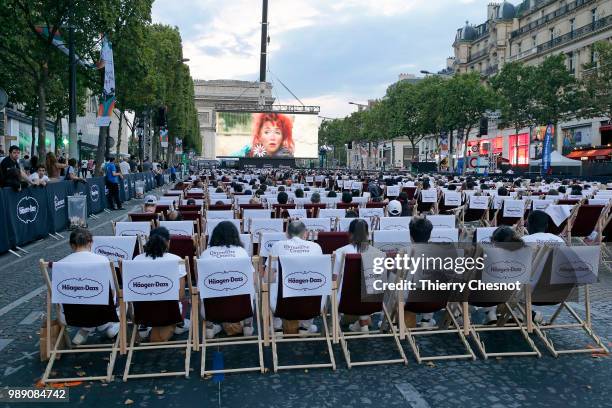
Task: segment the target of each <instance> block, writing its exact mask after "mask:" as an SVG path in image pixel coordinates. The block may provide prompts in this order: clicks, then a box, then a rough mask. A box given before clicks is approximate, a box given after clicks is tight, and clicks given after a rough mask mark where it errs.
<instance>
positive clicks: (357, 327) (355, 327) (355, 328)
mask: <svg viewBox="0 0 612 408" xmlns="http://www.w3.org/2000/svg"><path fill="white" fill-rule="evenodd" d="M349 330H350V331H352V332H356V333H369V332H370V328H369V327H368V325H367V324H366V325H365V326H362V325H361V322H360V321H359V320H355V321H354V322H353V323H352V324H349Z"/></svg>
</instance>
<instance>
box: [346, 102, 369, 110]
mask: <svg viewBox="0 0 612 408" xmlns="http://www.w3.org/2000/svg"><path fill="white" fill-rule="evenodd" d="M349 105H355V106H357V110H358V111H359V112H361V111H362V110H365V109H367V108H368V105H367V104H365V103H357V102H349Z"/></svg>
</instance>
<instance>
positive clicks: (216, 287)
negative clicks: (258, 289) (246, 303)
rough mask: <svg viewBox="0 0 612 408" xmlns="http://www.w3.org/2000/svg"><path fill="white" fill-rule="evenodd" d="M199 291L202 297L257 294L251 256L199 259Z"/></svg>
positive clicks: (252, 296)
mask: <svg viewBox="0 0 612 408" xmlns="http://www.w3.org/2000/svg"><path fill="white" fill-rule="evenodd" d="M196 262H197V265H198V292H199V293H200V298H201V299H207V298H219V297H227V296H239V295H250V296H251V299H253V298H254V296H255V283H254V277H253V272H254V269H253V264H252V263H251V258H244V257H238V258H203V259H198V260H197V261H196Z"/></svg>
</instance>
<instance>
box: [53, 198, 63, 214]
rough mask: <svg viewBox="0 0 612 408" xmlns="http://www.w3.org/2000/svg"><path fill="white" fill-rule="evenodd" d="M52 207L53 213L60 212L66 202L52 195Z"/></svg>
mask: <svg viewBox="0 0 612 408" xmlns="http://www.w3.org/2000/svg"><path fill="white" fill-rule="evenodd" d="M53 205H54V207H55V211H56V212H57V211H60V210H62V209H64V208H65V207H66V201H65V200H60V199H59V198H58V197H57V195H55V194H54V195H53Z"/></svg>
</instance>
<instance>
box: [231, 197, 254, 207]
mask: <svg viewBox="0 0 612 408" xmlns="http://www.w3.org/2000/svg"><path fill="white" fill-rule="evenodd" d="M251 198H253V196H252V195H237V196H234V200H236V204H237V205H240V204H248V203H249V201H250V200H251Z"/></svg>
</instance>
